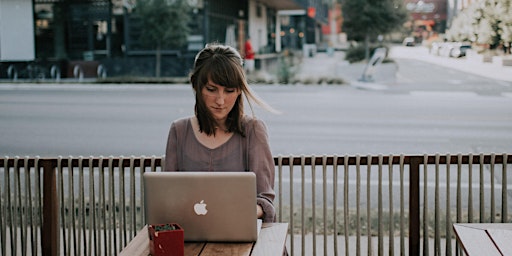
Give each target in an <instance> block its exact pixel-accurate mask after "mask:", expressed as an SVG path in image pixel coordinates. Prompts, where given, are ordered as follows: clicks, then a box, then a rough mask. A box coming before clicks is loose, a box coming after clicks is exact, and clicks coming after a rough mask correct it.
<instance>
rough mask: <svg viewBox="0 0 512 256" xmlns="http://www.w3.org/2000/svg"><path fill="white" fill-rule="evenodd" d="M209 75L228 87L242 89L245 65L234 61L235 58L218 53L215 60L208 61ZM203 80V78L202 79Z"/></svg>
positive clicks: (214, 80)
mask: <svg viewBox="0 0 512 256" xmlns="http://www.w3.org/2000/svg"><path fill="white" fill-rule="evenodd" d="M208 64H209V65H208V66H209V67H208V68H207V69H206V70H208V77H207V78H206V79H207V81H208V79H209V80H210V81H211V82H213V83H215V84H218V85H222V86H224V87H226V88H236V89H242V88H243V82H244V80H245V77H244V76H243V74H244V73H243V67H242V66H241V65H240V64H237V63H233V60H231V59H229V58H226V57H225V56H222V55H216V56H215V58H214V61H212V62H210V63H208ZM201 80H202V79H201Z"/></svg>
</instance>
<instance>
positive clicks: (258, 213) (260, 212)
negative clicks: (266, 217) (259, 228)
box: [256, 204, 264, 219]
mask: <svg viewBox="0 0 512 256" xmlns="http://www.w3.org/2000/svg"><path fill="white" fill-rule="evenodd" d="M263 214H264V212H263V208H261V205H259V204H257V205H256V216H257V217H258V219H263Z"/></svg>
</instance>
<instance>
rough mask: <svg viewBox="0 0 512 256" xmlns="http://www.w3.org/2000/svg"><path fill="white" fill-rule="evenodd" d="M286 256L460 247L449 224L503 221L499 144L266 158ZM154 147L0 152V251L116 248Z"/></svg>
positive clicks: (504, 176) (139, 209) (505, 188)
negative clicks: (442, 151)
mask: <svg viewBox="0 0 512 256" xmlns="http://www.w3.org/2000/svg"><path fill="white" fill-rule="evenodd" d="M274 160H275V164H276V182H275V189H276V200H275V206H276V210H277V211H278V212H277V214H278V220H277V222H278V223H287V234H288V235H287V238H286V248H287V250H288V253H289V254H290V255H337V254H341V255H343V254H344V253H348V252H350V254H357V255H358V254H364V255H369V254H370V253H372V254H373V255H404V254H405V255H460V254H461V252H462V251H461V248H460V246H459V245H458V244H457V243H456V236H455V233H454V229H453V224H455V223H510V222H511V220H512V217H511V215H510V212H511V206H510V205H509V204H508V201H509V200H508V198H509V196H510V195H509V187H510V184H509V180H510V179H511V173H510V171H509V170H510V168H511V165H512V157H511V156H509V155H508V154H478V155H473V154H464V155H463V154H458V155H395V156H393V155H390V156H383V155H375V156H372V155H368V156H276V157H274ZM161 165H162V157H155V156H153V157H144V156H141V157H88V158H85V157H68V158H63V157H59V158H39V157H24V158H22V157H13V158H10V157H4V158H0V176H1V179H0V181H1V183H0V188H1V189H0V190H1V197H0V209H1V214H0V216H1V217H0V232H1V233H0V238H1V241H2V242H1V246H2V248H1V250H0V255H40V254H42V255H60V254H66V255H117V254H119V253H120V252H121V251H123V249H125V248H126V247H127V246H128V247H129V245H130V242H132V241H133V240H134V239H136V237H138V236H139V235H140V234H141V233H144V232H143V231H141V230H143V228H144V226H145V224H144V221H143V220H144V211H143V209H144V206H143V202H142V200H141V198H143V190H142V189H141V187H142V183H141V182H142V181H141V176H142V173H144V172H152V171H161Z"/></svg>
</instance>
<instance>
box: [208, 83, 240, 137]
mask: <svg viewBox="0 0 512 256" xmlns="http://www.w3.org/2000/svg"><path fill="white" fill-rule="evenodd" d="M202 94H203V100H204V103H205V105H206V108H207V109H208V110H209V111H210V113H211V114H212V116H213V118H214V119H215V120H216V121H217V124H218V125H225V122H226V119H227V117H228V114H229V112H230V111H231V109H233V106H234V105H235V103H236V99H237V98H238V96H239V95H240V90H239V89H237V88H227V87H224V86H222V85H218V84H216V83H214V82H212V81H210V80H208V83H207V84H206V85H205V86H204V87H203V89H202ZM224 128H225V127H224Z"/></svg>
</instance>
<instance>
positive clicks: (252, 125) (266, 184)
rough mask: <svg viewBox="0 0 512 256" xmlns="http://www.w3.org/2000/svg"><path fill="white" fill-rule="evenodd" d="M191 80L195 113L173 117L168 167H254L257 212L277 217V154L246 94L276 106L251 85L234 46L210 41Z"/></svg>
mask: <svg viewBox="0 0 512 256" xmlns="http://www.w3.org/2000/svg"><path fill="white" fill-rule="evenodd" d="M190 81H191V83H192V87H193V89H194V94H195V98H196V103H195V116H193V117H187V118H182V119H178V120H176V121H174V122H173V123H172V125H171V128H170V131H169V137H168V140H167V148H166V153H165V171H244V170H245V171H251V172H254V173H255V174H256V183H257V184H256V187H257V205H256V211H257V216H258V218H260V219H263V222H274V221H275V209H274V205H273V201H274V197H275V193H274V159H273V157H272V154H271V151H270V147H269V143H268V136H267V130H266V127H265V124H264V123H263V121H261V120H259V119H256V118H254V117H249V116H247V115H245V114H244V104H243V103H244V100H243V98H244V97H242V96H245V98H246V99H247V100H248V103H249V105H250V103H251V101H253V102H255V103H257V104H259V105H261V106H263V107H265V108H267V109H269V110H272V109H271V108H270V107H268V106H267V105H266V104H265V103H264V102H263V101H261V100H259V99H258V98H257V97H256V95H255V94H254V93H253V92H252V91H251V90H250V89H249V86H248V84H247V81H246V76H245V73H244V69H243V62H242V58H241V56H240V54H239V53H238V51H237V50H235V49H234V48H232V47H230V46H224V45H207V46H206V47H205V48H204V49H203V50H201V51H200V52H199V53H198V54H197V56H196V59H195V62H194V67H193V70H192V72H191V75H190ZM251 109H252V106H251ZM233 203H235V202H233Z"/></svg>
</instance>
